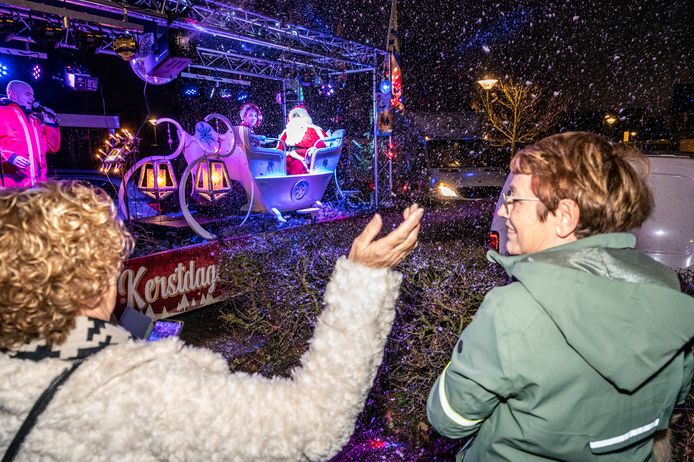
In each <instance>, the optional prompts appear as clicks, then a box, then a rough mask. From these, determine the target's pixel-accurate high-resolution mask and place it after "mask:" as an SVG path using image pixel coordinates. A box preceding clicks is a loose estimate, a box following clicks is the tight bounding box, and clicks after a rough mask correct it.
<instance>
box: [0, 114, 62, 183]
mask: <svg viewBox="0 0 694 462" xmlns="http://www.w3.org/2000/svg"><path fill="white" fill-rule="evenodd" d="M58 149H60V129H59V128H58V126H57V125H53V124H47V123H43V121H41V120H40V119H39V117H38V116H37V115H35V114H29V115H27V114H26V113H25V112H24V110H23V109H22V108H21V107H20V106H19V105H17V104H15V103H12V102H10V103H7V102H5V104H2V103H0V167H1V170H0V187H8V188H11V187H23V186H33V185H35V184H36V183H38V182H42V181H46V152H51V153H53V152H57V151H58ZM17 155H19V156H24V157H26V158H27V159H29V162H30V165H29V167H27V168H26V169H21V168H18V167H16V166H15V165H13V164H12V163H10V161H11V160H12V159H13V157H14V156H17Z"/></svg>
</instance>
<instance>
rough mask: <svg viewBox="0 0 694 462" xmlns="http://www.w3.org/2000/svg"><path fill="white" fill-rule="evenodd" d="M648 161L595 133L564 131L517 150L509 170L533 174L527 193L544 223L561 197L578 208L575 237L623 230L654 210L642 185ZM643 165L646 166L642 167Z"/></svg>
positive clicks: (629, 148)
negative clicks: (536, 201) (533, 196)
mask: <svg viewBox="0 0 694 462" xmlns="http://www.w3.org/2000/svg"><path fill="white" fill-rule="evenodd" d="M647 165H648V162H647V160H646V158H645V157H644V156H643V154H642V153H641V152H640V151H639V150H638V149H636V148H633V147H629V146H622V145H616V146H613V145H612V144H610V142H609V141H607V140H606V139H605V138H603V137H601V136H599V135H596V134H594V133H587V132H567V133H561V134H558V135H552V136H549V137H547V138H544V139H542V140H540V141H539V142H537V143H536V144H534V145H532V146H528V147H526V148H524V149H522V150H521V151H519V152H517V153H516V155H515V156H513V158H512V159H511V172H513V173H515V174H526V175H532V183H531V185H532V190H533V192H534V193H535V194H536V195H537V197H539V198H540V202H541V203H542V205H543V206H544V207H543V206H539V208H538V216H539V218H540V220H542V221H544V220H545V219H546V218H547V215H548V214H549V213H550V212H554V211H555V210H556V209H557V207H558V206H559V201H561V200H562V199H571V200H573V201H574V202H576V204H577V205H578V208H579V210H580V218H579V223H578V226H577V227H576V230H575V234H576V237H578V238H582V237H587V236H591V235H594V234H599V233H611V232H622V231H628V230H630V229H632V228H636V227H638V226H640V225H641V224H642V223H643V222H644V221H645V220H646V219H647V218H648V216H649V215H650V214H651V211H652V210H653V196H652V194H651V191H650V189H649V188H648V184H647V183H646V176H647V170H648V168H647ZM642 167H645V168H642Z"/></svg>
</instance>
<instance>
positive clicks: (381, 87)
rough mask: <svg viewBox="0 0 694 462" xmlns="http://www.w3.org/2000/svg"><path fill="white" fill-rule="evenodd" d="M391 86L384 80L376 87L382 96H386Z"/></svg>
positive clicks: (388, 81)
mask: <svg viewBox="0 0 694 462" xmlns="http://www.w3.org/2000/svg"><path fill="white" fill-rule="evenodd" d="M391 88H392V87H391V85H390V80H384V81H382V82H381V84H380V85H379V86H378V89H379V90H380V91H381V93H383V94H388V93H390V90H391Z"/></svg>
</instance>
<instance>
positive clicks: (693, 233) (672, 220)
mask: <svg viewBox="0 0 694 462" xmlns="http://www.w3.org/2000/svg"><path fill="white" fill-rule="evenodd" d="M646 157H647V158H648V160H649V161H650V164H651V167H650V174H649V176H648V183H649V185H650V187H651V191H652V192H653V198H654V200H655V209H654V210H653V213H652V214H651V216H650V217H649V218H648V220H646V221H645V222H644V223H643V225H642V226H641V227H640V228H637V229H633V230H631V232H632V233H633V234H634V235H635V236H636V248H637V249H639V250H641V251H642V252H644V253H646V254H647V255H649V256H651V257H652V258H653V259H655V260H657V261H659V262H661V263H663V264H665V265H668V266H670V267H671V268H674V269H694V213H692V210H694V207H693V206H692V198H694V155H683V154H682V153H660V154H655V153H651V154H649V155H647V156H646ZM510 183H511V175H508V178H507V179H506V182H505V183H504V189H503V191H506V190H508V187H509V184H510ZM501 204H502V200H501V195H499V199H498V200H497V203H496V208H495V210H499V207H501ZM488 245H489V247H490V248H492V249H494V250H496V251H499V249H501V251H502V253H505V252H506V250H505V249H506V226H505V220H504V219H503V218H500V217H499V216H497V215H496V213H495V214H494V217H493V219H492V226H491V230H490V232H489V235H488Z"/></svg>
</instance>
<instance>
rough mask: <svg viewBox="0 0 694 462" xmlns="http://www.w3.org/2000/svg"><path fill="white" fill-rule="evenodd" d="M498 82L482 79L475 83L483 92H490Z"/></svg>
mask: <svg viewBox="0 0 694 462" xmlns="http://www.w3.org/2000/svg"><path fill="white" fill-rule="evenodd" d="M498 82H499V81H498V80H497V79H487V78H485V79H482V80H478V81H477V83H478V84H479V85H480V87H482V88H483V89H484V90H491V89H492V88H494V86H495V85H496V84H497V83H498Z"/></svg>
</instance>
